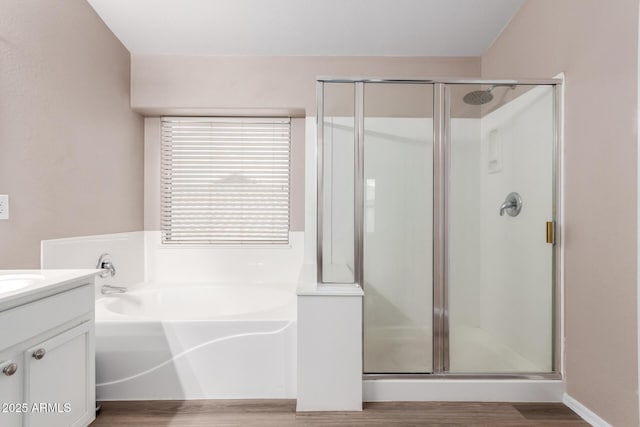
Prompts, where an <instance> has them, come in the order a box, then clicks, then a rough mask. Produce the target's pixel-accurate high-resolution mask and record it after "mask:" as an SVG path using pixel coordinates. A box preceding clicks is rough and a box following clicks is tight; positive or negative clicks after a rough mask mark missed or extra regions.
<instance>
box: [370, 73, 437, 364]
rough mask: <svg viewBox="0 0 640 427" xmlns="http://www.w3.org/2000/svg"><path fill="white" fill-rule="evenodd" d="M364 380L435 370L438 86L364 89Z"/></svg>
mask: <svg viewBox="0 0 640 427" xmlns="http://www.w3.org/2000/svg"><path fill="white" fill-rule="evenodd" d="M363 131H364V189H363V193H364V194H363V199H364V206H363V214H364V215H363V216H364V225H363V266H364V268H363V289H364V307H363V310H364V372H365V373H429V372H432V370H433V363H432V354H433V346H432V331H433V327H432V323H433V321H432V318H433V308H432V305H433V304H432V297H433V286H432V266H433V262H432V246H433V244H432V242H433V238H432V237H433V226H432V217H433V85H432V84H408V83H404V84H394V83H365V84H364V129H363Z"/></svg>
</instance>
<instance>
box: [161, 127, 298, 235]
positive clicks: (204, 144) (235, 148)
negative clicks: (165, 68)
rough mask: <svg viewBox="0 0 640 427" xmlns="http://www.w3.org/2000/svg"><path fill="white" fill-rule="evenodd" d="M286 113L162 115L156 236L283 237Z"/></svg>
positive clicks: (286, 219) (287, 138) (285, 222)
mask: <svg viewBox="0 0 640 427" xmlns="http://www.w3.org/2000/svg"><path fill="white" fill-rule="evenodd" d="M290 134H291V124H290V120H289V118H227V117H163V118H162V150H161V157H162V160H161V174H162V178H161V185H162V189H161V204H162V207H161V215H162V218H161V227H162V240H163V243H182V244H194V243H195V244H207V243H214V244H215V243H249V244H271V243H275V244H278V243H280V244H285V243H288V241H289V162H290V160H289V159H290V156H289V153H290Z"/></svg>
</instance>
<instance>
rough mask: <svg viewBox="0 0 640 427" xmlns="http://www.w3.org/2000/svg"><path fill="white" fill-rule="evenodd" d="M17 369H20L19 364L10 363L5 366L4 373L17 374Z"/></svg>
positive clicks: (8, 374) (7, 374)
mask: <svg viewBox="0 0 640 427" xmlns="http://www.w3.org/2000/svg"><path fill="white" fill-rule="evenodd" d="M17 370H18V364H17V363H10V364H8V365H7V366H5V367H4V369H3V370H2V373H3V374H5V375H6V376H8V377H10V376H11V375H13V374H15V373H16V371H17Z"/></svg>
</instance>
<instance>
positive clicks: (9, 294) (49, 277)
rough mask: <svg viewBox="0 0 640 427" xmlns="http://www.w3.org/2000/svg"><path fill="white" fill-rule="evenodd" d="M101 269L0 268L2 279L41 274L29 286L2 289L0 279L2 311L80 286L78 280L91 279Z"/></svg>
mask: <svg viewBox="0 0 640 427" xmlns="http://www.w3.org/2000/svg"><path fill="white" fill-rule="evenodd" d="M99 272H100V270H93V269H91V270H88V269H87V270H0V279H2V277H3V276H14V275H25V274H28V275H32V276H41V278H37V279H35V280H34V281H33V284H30V285H29V286H26V287H23V288H20V289H16V290H11V291H6V292H3V291H2V280H0V311H3V310H7V309H10V308H13V307H16V306H19V305H22V304H26V303H29V302H31V301H35V300H38V299H40V298H44V297H47V296H50V295H53V294H57V293H60V292H64V291H67V290H69V289H73V288H74V287H77V286H78V281H82V280H83V279H85V280H86V279H90V280H89V281H87V283H89V282H92V281H93V277H94V276H95V275H96V274H98V273H99Z"/></svg>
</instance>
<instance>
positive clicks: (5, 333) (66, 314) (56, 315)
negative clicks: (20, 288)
mask: <svg viewBox="0 0 640 427" xmlns="http://www.w3.org/2000/svg"><path fill="white" fill-rule="evenodd" d="M81 283H82V282H81ZM79 286H80V287H78V288H74V289H71V290H68V291H65V292H61V293H59V294H57V295H52V296H49V297H46V298H44V299H41V300H37V301H33V302H30V303H27V304H25V305H21V306H19V307H15V308H12V309H9V310H6V311H3V312H0V326H1V327H0V329H1V330H2V342H1V343H0V345H1V346H2V348H0V350H2V349H5V348H9V347H11V346H13V345H15V344H18V343H20V342H22V341H24V340H25V339H28V338H31V337H34V336H36V335H39V334H41V333H43V332H45V331H47V330H49V329H51V328H55V327H56V326H60V325H62V324H64V323H66V322H68V321H70V320H73V319H75V318H77V317H80V316H82V315H83V314H89V313H92V312H93V310H94V290H93V286H91V282H87V283H86V284H84V283H83V284H82V285H80V284H79Z"/></svg>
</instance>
